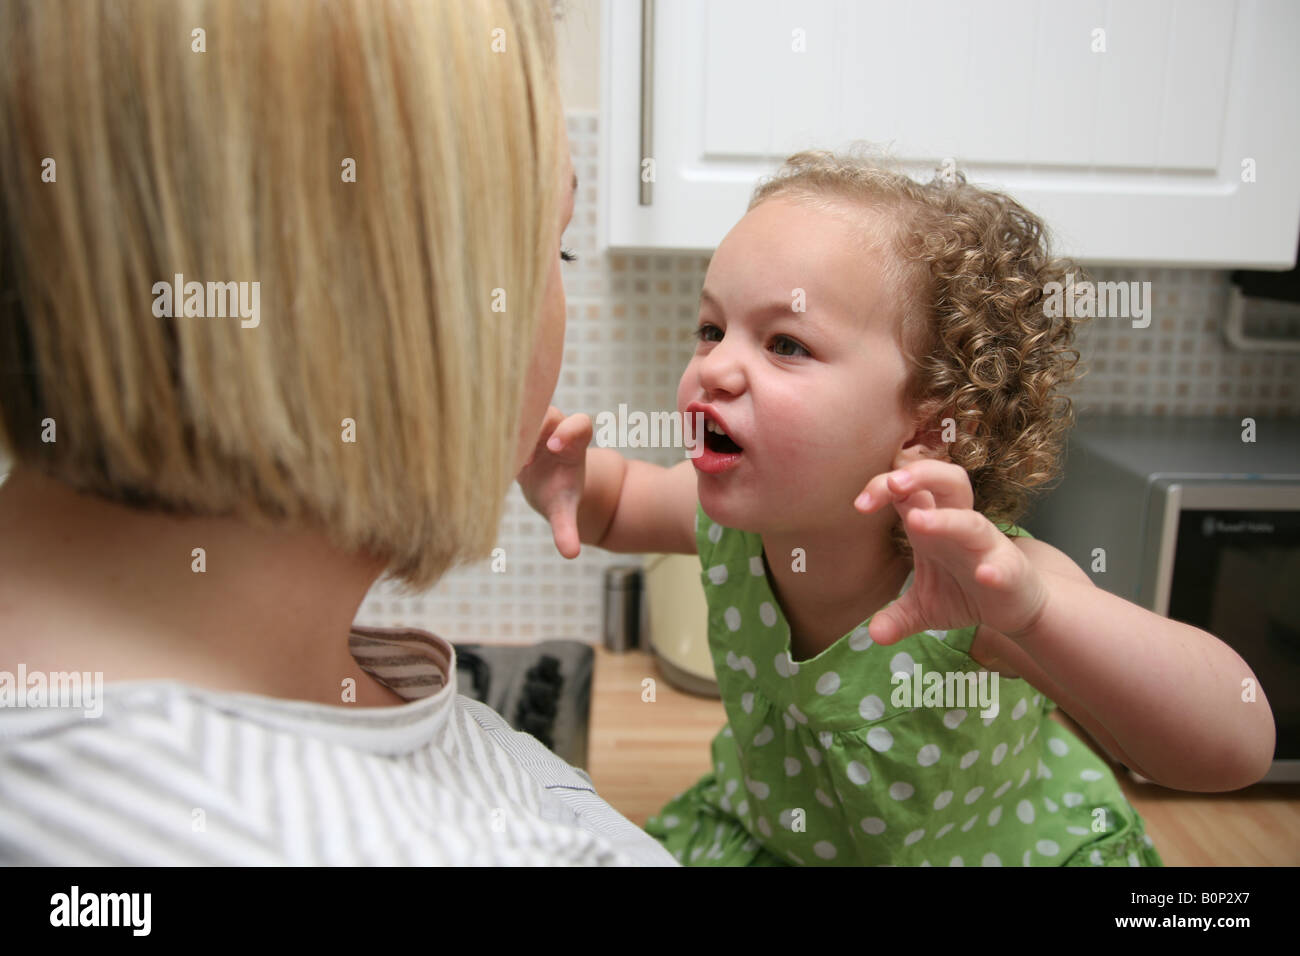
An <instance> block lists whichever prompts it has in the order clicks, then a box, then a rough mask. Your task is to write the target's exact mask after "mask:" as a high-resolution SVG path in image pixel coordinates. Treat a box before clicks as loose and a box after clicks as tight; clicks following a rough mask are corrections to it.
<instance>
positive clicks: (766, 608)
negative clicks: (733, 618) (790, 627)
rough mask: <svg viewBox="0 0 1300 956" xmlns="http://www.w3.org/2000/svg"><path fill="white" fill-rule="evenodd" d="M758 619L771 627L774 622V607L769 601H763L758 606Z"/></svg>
mask: <svg viewBox="0 0 1300 956" xmlns="http://www.w3.org/2000/svg"><path fill="white" fill-rule="evenodd" d="M758 619H759V620H760V621H762V622H763V623H764V624H766V625H767V626H768V627H772V626H773V625H774V624H776V608H774V607H772V605H771V604H770V603H769V602H767V601H764V602H763V603H762V604H760V605H759V606H758Z"/></svg>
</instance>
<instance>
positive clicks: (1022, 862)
mask: <svg viewBox="0 0 1300 956" xmlns="http://www.w3.org/2000/svg"><path fill="white" fill-rule="evenodd" d="M1032 857H1033V854H1032V853H1031V852H1030V851H1028V850H1026V851H1025V855H1024V856H1022V857H1021V858H1020V865H1021V866H1029V865H1030V863H1031V858H1032Z"/></svg>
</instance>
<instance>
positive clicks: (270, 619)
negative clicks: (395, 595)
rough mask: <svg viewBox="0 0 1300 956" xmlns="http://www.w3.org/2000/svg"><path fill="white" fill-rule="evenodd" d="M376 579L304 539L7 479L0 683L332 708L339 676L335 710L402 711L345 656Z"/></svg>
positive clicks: (2, 509)
mask: <svg viewBox="0 0 1300 956" xmlns="http://www.w3.org/2000/svg"><path fill="white" fill-rule="evenodd" d="M195 549H202V551H201V552H196V550H195ZM200 555H201V562H200ZM381 571H382V563H381V562H378V561H377V560H375V559H374V558H371V557H369V556H361V555H349V554H346V553H345V552H343V551H340V550H339V549H337V548H336V547H334V546H333V545H332V544H330V542H329V541H328V540H327V538H326V537H325V535H323V534H322V533H319V532H314V531H288V530H284V529H278V530H277V529H274V528H268V529H262V528H255V527H253V526H251V525H248V524H246V523H244V522H242V521H239V520H236V519H233V518H200V517H178V516H175V515H169V514H164V513H161V512H155V511H142V510H136V509H132V508H128V507H125V506H122V505H118V504H115V503H113V502H109V501H105V500H102V499H100V498H97V497H94V496H90V495H81V494H78V493H76V492H74V491H73V490H71V489H70V488H69V487H67V486H66V485H64V484H62V483H61V482H58V481H55V480H53V479H50V478H47V477H45V476H43V475H40V474H38V473H35V472H32V471H29V470H26V469H15V470H14V472H13V473H12V474H11V475H10V477H9V479H8V480H7V481H5V482H4V483H3V484H0V670H7V671H10V672H14V671H15V669H16V667H17V665H18V664H19V663H23V664H25V665H26V668H27V671H28V672H29V673H30V672H32V671H40V670H43V671H80V672H100V673H102V674H103V679H104V680H105V681H123V680H151V679H173V680H179V681H184V682H186V683H191V684H196V685H199V686H201V687H204V688H208V689H211V690H219V691H232V692H241V693H253V694H264V695H267V696H272V697H283V698H290V699H296V700H307V701H314V702H317V703H322V704H335V705H338V704H342V703H343V701H344V687H345V684H344V681H345V680H346V679H347V678H352V679H353V680H354V681H355V687H356V702H355V703H353V704H350V706H380V705H387V704H397V703H401V702H402V700H401V698H400V697H398V696H397V695H396V694H394V693H393V692H392V691H390V690H388V689H387V688H385V687H383V685H381V684H379V683H378V682H377V681H375V680H374V679H373V678H371V677H370V676H369V675H367V674H366V673H365V672H364V671H362V670H361V668H360V666H359V665H357V663H356V662H355V660H354V659H353V658H352V655H351V653H350V651H349V649H348V634H349V631H350V627H351V623H352V620H353V618H354V617H355V615H356V612H357V608H358V607H359V606H360V603H361V601H362V600H363V599H364V597H365V594H366V591H367V590H368V589H369V587H370V585H371V584H372V583H373V582H374V580H375V578H377V577H378V575H379V574H380V572H381Z"/></svg>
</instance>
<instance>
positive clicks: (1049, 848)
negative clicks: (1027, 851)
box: [1034, 840, 1061, 856]
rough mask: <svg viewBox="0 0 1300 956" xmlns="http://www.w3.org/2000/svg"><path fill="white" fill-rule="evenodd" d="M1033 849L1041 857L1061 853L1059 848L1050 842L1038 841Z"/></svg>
mask: <svg viewBox="0 0 1300 956" xmlns="http://www.w3.org/2000/svg"><path fill="white" fill-rule="evenodd" d="M1034 849H1035V850H1037V851H1038V852H1039V853H1041V854H1043V856H1056V854H1058V853H1060V852H1061V848H1060V847H1059V846H1057V845H1056V843H1054V842H1053V841H1051V840H1039V841H1038V842H1037V843H1035V844H1034Z"/></svg>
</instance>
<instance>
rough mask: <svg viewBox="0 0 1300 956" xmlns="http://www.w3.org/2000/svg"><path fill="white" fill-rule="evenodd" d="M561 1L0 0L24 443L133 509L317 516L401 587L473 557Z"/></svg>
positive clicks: (551, 139) (512, 441)
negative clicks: (376, 560) (383, 566)
mask: <svg viewBox="0 0 1300 956" xmlns="http://www.w3.org/2000/svg"><path fill="white" fill-rule="evenodd" d="M552 17H553V13H552V8H551V6H550V5H549V4H547V3H544V2H542V0H475V2H473V3H464V2H461V0H419V2H414V0H409V2H402V0H393V2H377V0H332V2H330V3H249V2H246V0H192V2H187V3H173V2H167V0H158V2H145V0H121V2H86V0H32V2H24V0H17V2H10V3H6V4H5V5H4V6H3V8H2V9H0V439H2V440H3V441H4V442H5V443H6V444H7V445H8V447H9V449H10V451H11V453H12V454H13V456H14V458H15V459H16V460H17V462H18V463H19V464H20V465H25V466H30V467H32V468H35V469H39V470H41V471H43V472H45V473H47V474H49V475H51V476H53V477H56V478H58V479H60V480H62V481H65V482H67V483H68V484H70V485H72V486H74V487H76V488H78V489H80V490H82V491H86V492H91V493H94V494H97V495H100V496H104V497H107V498H110V499H113V500H117V501H121V502H126V503H130V504H134V505H139V506H143V507H149V508H158V509H166V510H171V511H177V512H181V513H196V514H231V515H236V516H240V517H242V518H245V519H247V520H251V521H254V522H265V521H275V522H284V523H290V524H295V525H299V524H301V525H303V526H315V527H322V528H324V529H326V530H327V531H328V532H329V533H330V535H331V537H332V538H333V539H334V541H335V542H336V543H337V544H338V545H340V546H342V547H345V548H348V549H351V550H360V549H365V550H368V551H370V552H372V553H374V554H376V555H377V556H379V557H382V558H384V559H385V560H387V561H388V562H389V568H390V571H391V572H392V573H394V574H395V575H397V576H399V577H401V578H403V579H405V580H406V581H407V582H408V583H410V584H412V585H415V586H424V585H427V584H429V583H431V582H432V581H433V580H434V579H436V578H437V577H438V576H439V575H440V574H441V573H442V572H443V571H444V570H446V569H447V568H448V567H450V566H451V565H453V564H455V563H457V562H459V561H463V560H470V559H474V558H478V557H482V556H485V555H486V554H487V553H488V551H489V549H490V548H491V546H492V543H493V540H494V538H495V535H496V530H497V525H498V523H499V519H500V514H501V509H502V507H503V498H504V495H505V492H506V490H507V489H508V487H509V483H510V481H511V480H512V479H513V477H514V476H513V465H514V461H513V457H514V453H515V449H516V438H517V435H518V429H519V422H518V415H519V406H520V399H521V389H522V387H523V382H524V379H525V372H526V370H527V368H528V364H529V361H530V352H531V347H532V343H533V341H534V329H535V324H536V321H537V318H538V313H539V312H540V310H541V307H542V301H543V297H544V293H545V288H546V278H547V268H548V266H549V261H548V250H550V249H552V247H553V246H554V229H555V223H556V220H557V218H558V202H559V199H558V197H557V196H556V189H555V186H554V184H555V183H556V182H557V181H558V176H559V171H560V165H559V164H560V163H561V162H562V161H563V157H562V156H561V155H560V149H561V141H560V132H561V128H560V125H559V124H560V123H561V122H562V114H561V107H560V103H559V99H558V92H557V87H556V81H555V72H554V71H555V65H554V55H555V53H554V42H555V41H554V26H553V23H552ZM178 277H181V278H179V279H178ZM191 282H194V283H199V284H200V285H198V286H188V287H187V284H188V283H191ZM254 283H257V285H256V286H254ZM178 291H179V292H180V296H177V295H176V292H178ZM239 292H243V293H244V299H243V300H242V304H243V305H244V306H246V308H245V310H244V311H243V312H240V311H238V310H237V309H236V305H237V304H239V303H240V301H241V300H240V299H239V296H238V293H239ZM254 293H256V298H255V299H254ZM167 300H174V301H167ZM254 303H255V304H256V309H255V310H254V309H252V308H251V306H252V305H253V304H254ZM169 312H170V315H169V314H168V313H169ZM187 312H189V313H190V314H186V313H187ZM254 312H255V315H254ZM195 313H201V314H195ZM218 313H220V314H218Z"/></svg>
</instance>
